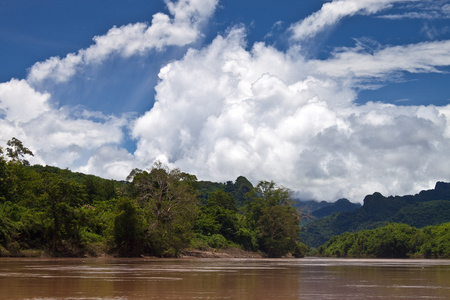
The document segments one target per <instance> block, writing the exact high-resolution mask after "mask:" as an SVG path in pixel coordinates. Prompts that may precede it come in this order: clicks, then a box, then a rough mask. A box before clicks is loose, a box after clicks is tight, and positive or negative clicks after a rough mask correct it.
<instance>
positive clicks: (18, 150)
mask: <svg viewBox="0 0 450 300" xmlns="http://www.w3.org/2000/svg"><path fill="white" fill-rule="evenodd" d="M6 144H7V145H8V147H7V148H6V155H7V156H8V157H9V158H10V159H11V161H13V162H20V163H22V164H23V165H25V166H29V165H30V163H29V162H28V160H26V159H25V158H24V157H25V155H30V156H34V154H33V152H31V150H30V149H28V148H27V147H25V146H24V145H23V143H22V142H21V141H20V140H18V139H16V138H15V137H13V138H12V139H10V140H9V141H8V142H7V143H6Z"/></svg>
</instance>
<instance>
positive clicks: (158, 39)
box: [27, 0, 218, 83]
mask: <svg viewBox="0 0 450 300" xmlns="http://www.w3.org/2000/svg"><path fill="white" fill-rule="evenodd" d="M217 2H218V0H179V1H178V2H171V1H166V3H167V6H168V8H169V11H170V13H171V16H169V15H167V14H164V13H160V12H159V13H156V14H154V15H153V19H152V22H151V24H150V25H149V24H146V23H135V24H128V25H124V26H121V27H113V28H111V29H110V30H109V31H108V32H107V33H106V34H105V35H102V36H96V37H94V42H95V43H94V44H93V45H92V46H90V47H88V48H87V49H81V50H79V51H78V52H77V53H70V54H68V55H67V56H66V57H64V58H60V57H51V58H49V59H47V60H46V61H43V62H38V63H36V64H34V65H33V66H32V67H31V69H30V72H29V74H28V79H27V80H28V81H30V82H34V83H38V82H41V81H43V80H45V79H50V80H53V81H56V82H64V81H67V80H68V79H70V78H71V77H72V76H73V75H74V74H76V72H77V70H78V69H77V68H81V67H82V66H84V65H89V64H94V63H101V62H103V61H104V60H105V59H107V58H108V57H109V56H111V55H114V54H118V55H122V56H124V57H128V56H131V55H135V54H143V53H145V52H147V51H150V50H161V49H163V48H164V47H167V46H184V45H187V44H190V43H193V42H195V41H196V40H197V39H198V37H199V36H200V34H201V32H200V30H199V29H200V28H199V27H200V26H201V25H202V24H203V23H204V22H205V21H206V20H207V19H208V18H210V17H211V16H212V14H213V13H214V10H215V7H216V5H217Z"/></svg>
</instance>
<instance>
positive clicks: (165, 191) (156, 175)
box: [132, 162, 199, 256]
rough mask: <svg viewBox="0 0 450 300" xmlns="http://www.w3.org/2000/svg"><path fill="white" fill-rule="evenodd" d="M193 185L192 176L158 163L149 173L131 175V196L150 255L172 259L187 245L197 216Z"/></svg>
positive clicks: (195, 179)
mask: <svg viewBox="0 0 450 300" xmlns="http://www.w3.org/2000/svg"><path fill="white" fill-rule="evenodd" d="M196 181H197V178H196V177H195V176H193V175H190V174H187V173H183V172H180V170H178V169H172V170H170V169H169V168H168V167H166V166H164V165H163V164H162V163H160V162H156V163H155V164H154V165H153V167H152V169H151V170H150V171H149V172H147V171H140V172H135V173H134V176H133V181H132V193H133V195H134V197H135V199H136V201H137V204H138V205H139V206H140V207H141V208H142V209H143V211H144V214H145V218H146V222H147V224H146V240H147V247H148V251H149V252H150V254H153V255H158V256H176V255H178V254H179V251H180V250H181V249H183V248H184V247H186V246H187V245H188V243H189V241H190V238H191V235H192V228H193V225H194V221H195V218H196V216H197V213H198V203H199V202H198V197H197V193H196V191H195V188H194V186H195V183H196Z"/></svg>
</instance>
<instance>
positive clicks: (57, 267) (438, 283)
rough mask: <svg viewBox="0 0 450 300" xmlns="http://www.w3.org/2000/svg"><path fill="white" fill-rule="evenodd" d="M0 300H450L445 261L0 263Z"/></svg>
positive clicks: (449, 271)
mask: <svg viewBox="0 0 450 300" xmlns="http://www.w3.org/2000/svg"><path fill="white" fill-rule="evenodd" d="M0 299H46V300H47V299H117V300H118V299H124V300H125V299H255V300H264V299H271V300H272V299H286V300H287V299H450V260H359V259H314V258H305V259H9V258H0Z"/></svg>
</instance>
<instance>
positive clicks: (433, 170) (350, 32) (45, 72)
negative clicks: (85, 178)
mask: <svg viewBox="0 0 450 300" xmlns="http://www.w3.org/2000/svg"><path fill="white" fill-rule="evenodd" d="M0 7H1V8H0V43H1V45H2V47H0V128H1V130H0V142H1V144H2V145H5V144H6V141H7V140H8V139H10V138H11V137H12V136H15V137H17V138H19V139H21V140H22V141H23V142H24V143H25V145H27V146H28V147H29V148H30V149H32V150H33V152H34V153H35V157H33V158H32V159H31V160H30V161H31V162H32V163H38V164H49V165H56V166H59V167H62V168H66V167H68V168H70V169H72V170H74V171H81V172H85V173H91V174H96V175H99V176H103V177H106V178H114V179H124V178H125V177H126V176H127V175H128V173H129V172H130V170H131V169H132V168H136V167H138V168H149V167H151V165H152V164H153V162H154V161H155V160H160V161H162V162H163V163H166V164H167V165H169V166H170V167H178V168H180V169H182V170H183V171H186V172H190V173H193V174H195V175H197V177H198V178H199V179H202V180H203V179H204V180H215V181H226V180H233V179H235V178H236V177H237V176H240V175H244V176H246V177H248V178H249V179H250V180H251V181H253V182H254V183H256V182H257V181H258V180H274V181H275V182H277V183H279V184H282V185H284V186H286V187H288V188H291V189H292V190H293V191H295V192H296V193H297V195H298V196H299V197H302V198H305V199H306V198H308V199H310V198H311V199H318V200H336V199H338V198H340V197H347V198H349V199H351V200H352V201H359V202H360V201H362V199H363V197H364V195H365V194H368V193H372V192H375V191H379V192H381V193H383V194H387V195H390V194H407V193H415V192H417V191H419V190H420V189H426V188H432V187H433V184H434V183H435V181H437V180H443V181H448V180H450V168H449V167H450V165H449V163H448V162H447V160H448V159H447V154H448V153H449V151H450V130H449V129H450V106H449V101H450V85H449V84H448V82H449V81H450V75H449V71H450V22H449V20H450V1H449V0H437V1H436V0H434V1H431V0H423V1H415V0H358V1H357V0H334V1H319V0H305V1H294V0H281V1H268V0H264V1H253V0H251V1H233V0H222V1H218V0H182V1H175V0H174V1H169V0H167V1H163V0H161V1H156V0H155V1H143V0H121V1H106V0H98V1H85V0H76V1H75V0H66V1H56V0H42V1H32V0H23V1H10V0H0Z"/></svg>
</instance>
